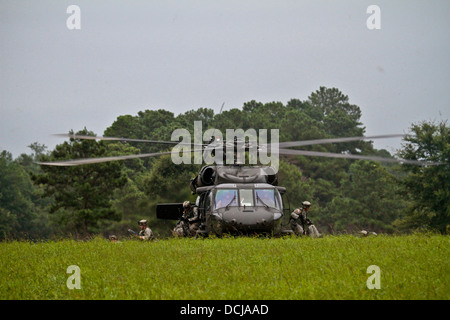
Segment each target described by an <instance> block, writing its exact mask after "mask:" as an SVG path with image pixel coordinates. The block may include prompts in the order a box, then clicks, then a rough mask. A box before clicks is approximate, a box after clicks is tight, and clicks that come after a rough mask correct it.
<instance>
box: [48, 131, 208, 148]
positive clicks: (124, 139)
mask: <svg viewBox="0 0 450 320" xmlns="http://www.w3.org/2000/svg"><path fill="white" fill-rule="evenodd" d="M53 136H57V137H64V138H71V139H80V140H106V141H124V142H145V143H161V144H174V145H194V146H205V145H208V144H196V143H190V142H178V141H159V140H146V139H128V138H117V137H99V136H86V135H77V134H69V133H56V134H53Z"/></svg>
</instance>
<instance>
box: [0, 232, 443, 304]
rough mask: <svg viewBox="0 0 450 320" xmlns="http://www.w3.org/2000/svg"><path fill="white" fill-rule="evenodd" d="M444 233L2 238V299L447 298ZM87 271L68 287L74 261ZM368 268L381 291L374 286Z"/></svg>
mask: <svg viewBox="0 0 450 320" xmlns="http://www.w3.org/2000/svg"><path fill="white" fill-rule="evenodd" d="M449 244H450V238H449V237H448V236H440V235H409V236H378V237H368V238H359V237H354V236H326V237H324V238H320V239H311V238H296V237H285V238H249V237H241V238H227V237H225V238H221V239H214V238H210V239H184V238H182V239H168V240H159V241H153V242H139V241H133V240H125V241H123V242H121V243H111V242H109V241H108V240H105V239H102V238H94V239H92V240H90V241H85V242H83V241H73V240H62V241H54V242H40V243H32V242H18V241H13V242H2V243H0V258H1V260H0V298H1V299H176V300H179V299H183V300H184V299H190V300H199V299H201V300H206V299H227V300H232V299H243V300H246V299H260V300H268V299H287V300H289V299H295V300H297V299H449V298H450V286H449V285H450V281H449V277H450V266H449V256H450V248H449ZM71 265H77V266H78V267H79V268H80V271H81V276H80V279H81V289H72V290H71V289H68V288H67V285H66V281H67V279H68V278H69V276H71V274H68V273H67V272H66V271H67V268H68V267H69V266H71ZM370 265H377V266H378V267H379V268H380V269H381V277H380V279H381V289H372V290H370V289H368V288H367V285H366V281H367V279H368V277H369V276H371V274H368V273H367V268H368V267H369V266H370Z"/></svg>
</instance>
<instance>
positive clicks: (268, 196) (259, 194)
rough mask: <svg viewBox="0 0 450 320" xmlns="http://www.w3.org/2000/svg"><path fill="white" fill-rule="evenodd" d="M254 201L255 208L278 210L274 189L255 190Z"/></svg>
mask: <svg viewBox="0 0 450 320" xmlns="http://www.w3.org/2000/svg"><path fill="white" fill-rule="evenodd" d="M255 199H256V205H257V206H267V207H271V208H276V209H279V208H280V206H279V204H278V200H277V198H276V197H275V190H274V189H255Z"/></svg>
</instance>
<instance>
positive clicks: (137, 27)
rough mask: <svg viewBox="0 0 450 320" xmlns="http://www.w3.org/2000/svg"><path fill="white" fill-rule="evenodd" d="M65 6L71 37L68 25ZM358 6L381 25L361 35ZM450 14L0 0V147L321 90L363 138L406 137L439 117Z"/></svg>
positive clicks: (400, 4) (399, 8)
mask: <svg viewBox="0 0 450 320" xmlns="http://www.w3.org/2000/svg"><path fill="white" fill-rule="evenodd" d="M70 5H77V6H78V7H79V8H80V10H81V12H80V22H81V24H80V26H81V29H78V30H77V29H73V30H70V29H69V28H68V27H67V24H66V21H67V19H68V18H69V17H70V16H71V14H70V13H67V8H68V7H69V6H70ZM370 5H377V6H378V7H379V8H380V12H381V15H380V20H379V21H380V26H381V29H378V30H377V29H373V30H370V29H369V28H368V27H367V24H366V22H367V20H368V19H369V17H370V16H371V14H370V13H367V12H366V11H367V8H368V7H369V6H370ZM449 14H450V1H448V0H443V1H438V0H433V1H410V0H408V1H400V0H396V1H392V0H391V1H377V0H376V1H372V0H371V1H362V0H354V1H350V0H343V1H323V0H320V1H317V0H316V1H282V0H281V1H280V0H278V1H266V0H260V1H245V0H244V1H230V0H227V1H217V0H216V1H206V0H204V1H100V0H95V1H94V0H89V1H80V0H71V1H63V0H61V1H35V0H33V1H20V0H0V150H2V149H5V150H8V151H10V152H12V154H13V156H14V157H17V156H18V155H19V154H20V153H22V152H24V153H31V150H30V149H28V148H27V146H28V145H29V144H31V143H33V142H35V141H37V142H39V143H44V144H45V145H47V146H48V147H49V149H53V148H54V146H55V145H56V144H59V143H62V142H63V139H61V138H55V137H52V136H51V134H53V133H67V132H68V131H69V130H70V129H73V130H74V131H77V130H80V129H83V128H84V127H87V129H89V130H92V131H94V132H95V133H97V134H99V135H102V134H103V131H104V130H105V129H106V128H107V127H108V126H110V125H111V124H112V123H113V122H114V120H115V119H116V118H117V117H118V116H119V115H123V114H131V115H136V114H137V112H138V111H141V110H145V109H166V110H169V111H171V112H173V113H174V114H175V115H178V114H180V113H184V112H185V111H187V110H191V109H196V108H199V107H206V108H212V109H214V110H215V111H216V112H219V110H220V106H221V105H222V103H223V102H225V107H224V110H229V109H231V108H241V107H242V105H243V104H244V102H247V101H250V100H257V101H261V102H270V101H281V102H282V103H284V104H286V103H287V102H288V101H289V100H290V99H292V98H298V99H301V100H305V99H307V98H308V96H309V95H310V94H311V92H313V91H315V90H317V89H319V87H320V86H326V87H336V88H338V89H340V90H341V91H342V92H343V93H344V94H346V95H348V96H349V98H350V102H351V103H353V104H357V105H358V106H359V107H360V108H361V110H362V114H363V116H362V122H363V124H364V125H365V127H366V134H367V135H375V134H387V133H405V132H407V131H408V128H409V127H410V126H411V124H412V123H413V122H419V121H423V120H427V121H428V120H436V121H439V120H443V119H448V118H449V114H450V64H449V57H450V55H449V54H450V37H449V31H450V19H449ZM70 21H72V20H70ZM255 129H260V128H255ZM261 129H262V128H261ZM399 143H400V140H398V139H397V140H391V139H390V140H387V141H377V143H376V144H375V146H376V147H377V148H386V149H388V150H389V151H393V149H395V148H397V147H399V146H400V144H399Z"/></svg>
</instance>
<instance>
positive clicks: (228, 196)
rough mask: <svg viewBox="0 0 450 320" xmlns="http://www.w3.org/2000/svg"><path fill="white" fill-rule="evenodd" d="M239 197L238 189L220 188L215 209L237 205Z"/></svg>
mask: <svg viewBox="0 0 450 320" xmlns="http://www.w3.org/2000/svg"><path fill="white" fill-rule="evenodd" d="M237 205H238V197H237V190H236V189H220V190H217V193H216V201H215V209H219V208H223V207H229V206H233V207H235V206H237Z"/></svg>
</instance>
